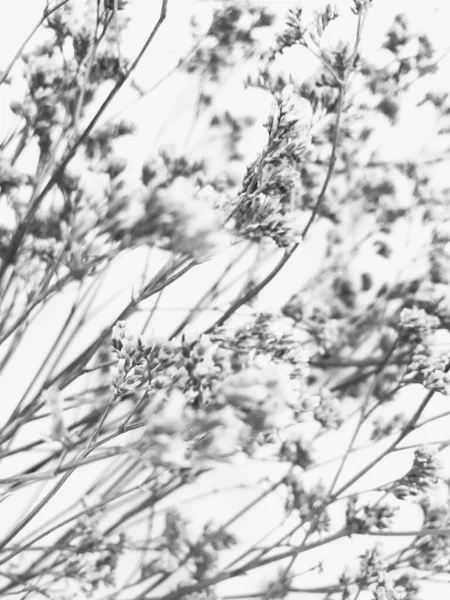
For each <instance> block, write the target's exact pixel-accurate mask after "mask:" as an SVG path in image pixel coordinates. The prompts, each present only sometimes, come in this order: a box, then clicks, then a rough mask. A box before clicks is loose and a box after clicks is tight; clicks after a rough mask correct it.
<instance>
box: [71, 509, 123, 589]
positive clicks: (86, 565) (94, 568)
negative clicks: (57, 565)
mask: <svg viewBox="0 0 450 600" xmlns="http://www.w3.org/2000/svg"><path fill="white" fill-rule="evenodd" d="M72 546H73V549H72V550H71V551H70V552H69V553H67V555H66V557H65V560H64V568H63V576H64V577H66V578H69V579H72V580H73V581H75V582H78V583H79V585H80V586H81V588H82V590H83V592H84V593H86V594H88V595H91V594H92V593H93V592H95V590H97V589H98V588H99V587H100V586H107V587H113V586H114V585H115V571H116V567H117V562H118V560H119V558H120V556H121V554H122V553H123V551H124V546H125V536H124V535H123V534H119V535H115V536H113V537H105V535H104V534H103V533H102V532H100V531H99V529H98V526H97V524H96V523H94V522H93V521H92V519H90V518H84V519H82V520H80V521H79V523H78V525H77V527H76V529H75V534H74V537H73V539H72Z"/></svg>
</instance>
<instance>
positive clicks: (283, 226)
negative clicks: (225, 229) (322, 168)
mask: <svg viewBox="0 0 450 600" xmlns="http://www.w3.org/2000/svg"><path fill="white" fill-rule="evenodd" d="M307 104H308V103H307V102H304V103H302V102H301V101H300V100H299V99H298V98H296V97H294V96H293V95H292V94H291V92H290V91H288V90H287V89H285V90H283V92H282V93H281V94H280V96H279V97H278V98H277V114H276V115H275V116H274V117H272V118H271V119H270V120H269V123H268V127H267V129H268V134H269V139H268V142H267V145H266V147H265V148H264V150H263V151H262V153H261V155H260V156H259V157H258V158H257V159H256V160H255V162H254V163H253V164H252V165H251V166H250V167H249V169H248V171H247V174H246V176H245V178H244V181H243V184H242V189H241V191H240V194H239V200H238V204H237V208H236V212H235V215H234V218H235V223H236V228H237V230H238V232H239V234H240V235H242V236H244V237H247V238H249V239H254V240H260V239H262V238H264V237H269V238H271V239H272V240H273V241H274V242H275V243H276V244H277V245H278V246H280V247H286V246H289V245H290V244H291V243H292V242H294V241H295V239H296V238H297V237H298V235H299V233H300V230H296V226H295V224H293V223H292V220H293V218H295V214H294V213H293V209H294V208H295V207H293V206H292V204H293V191H294V189H295V188H297V187H298V186H299V184H300V172H299V165H300V163H301V162H302V161H303V160H304V159H305V157H306V154H307V152H308V149H309V145H310V134H309V122H308V119H309V117H308V116H307V115H308V113H309V110H310V107H309V105H308V106H307V107H306V105H307Z"/></svg>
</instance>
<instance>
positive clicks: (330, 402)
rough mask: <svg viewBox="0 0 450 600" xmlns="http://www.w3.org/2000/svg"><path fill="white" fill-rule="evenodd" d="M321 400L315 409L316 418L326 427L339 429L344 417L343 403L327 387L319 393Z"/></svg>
mask: <svg viewBox="0 0 450 600" xmlns="http://www.w3.org/2000/svg"><path fill="white" fill-rule="evenodd" d="M319 398H320V402H319V404H318V406H316V408H315V409H314V418H315V420H316V421H318V422H319V423H320V424H321V425H322V427H325V429H339V427H340V426H341V425H342V422H343V420H344V417H343V415H342V409H341V403H340V402H339V400H338V399H337V398H336V396H335V395H334V394H333V393H332V392H330V390H328V389H326V388H322V389H321V390H320V393H319Z"/></svg>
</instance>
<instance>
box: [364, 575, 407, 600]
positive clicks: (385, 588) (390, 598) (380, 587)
mask: <svg viewBox="0 0 450 600" xmlns="http://www.w3.org/2000/svg"><path fill="white" fill-rule="evenodd" d="M404 598H405V596H404V594H403V592H402V591H401V590H400V589H399V587H398V586H397V585H394V584H393V583H392V582H391V581H388V580H386V578H385V575H384V573H383V574H382V575H380V576H379V578H378V581H377V584H376V588H375V590H374V592H373V600H404ZM408 598H409V596H408Z"/></svg>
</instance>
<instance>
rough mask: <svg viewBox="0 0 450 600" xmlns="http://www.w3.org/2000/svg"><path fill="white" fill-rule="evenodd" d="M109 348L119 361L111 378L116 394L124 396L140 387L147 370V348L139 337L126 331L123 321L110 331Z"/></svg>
mask: <svg viewBox="0 0 450 600" xmlns="http://www.w3.org/2000/svg"><path fill="white" fill-rule="evenodd" d="M111 346H112V350H113V352H114V354H115V355H116V357H117V358H118V359H119V360H118V363H117V366H116V368H115V371H114V373H113V375H112V378H111V383H112V385H113V387H114V389H115V390H116V393H117V394H120V395H122V394H124V393H125V392H127V391H131V390H133V389H135V388H136V387H137V386H139V385H141V384H142V383H143V381H144V380H145V378H146V374H147V370H148V362H147V356H148V348H146V347H145V345H144V342H143V340H142V338H141V337H136V336H134V335H133V334H132V333H130V332H129V331H128V330H127V326H126V323H125V321H118V322H117V323H116V325H115V326H114V328H113V331H112V339H111Z"/></svg>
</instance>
